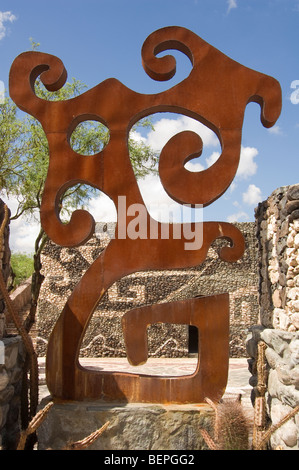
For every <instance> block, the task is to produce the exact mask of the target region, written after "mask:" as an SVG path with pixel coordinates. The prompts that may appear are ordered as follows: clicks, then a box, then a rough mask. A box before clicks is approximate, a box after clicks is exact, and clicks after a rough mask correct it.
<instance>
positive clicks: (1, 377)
mask: <svg viewBox="0 0 299 470" xmlns="http://www.w3.org/2000/svg"><path fill="white" fill-rule="evenodd" d="M3 218H4V204H3V201H1V200H0V226H1V224H2V221H3ZM2 241H3V243H1V246H0V259H1V265H0V269H2V273H3V278H4V281H5V282H6V283H7V281H8V280H9V278H10V274H11V270H10V249H9V224H7V225H6V226H5V230H4V236H3V240H1V242H2ZM5 310H6V307H5V303H4V300H3V296H2V294H1V293H0V449H1V448H4V449H14V448H15V446H16V444H17V440H18V437H19V412H20V397H21V386H22V375H23V371H22V368H23V365H24V357H25V354H24V348H23V343H22V340H21V338H20V336H18V335H13V336H12V335H7V332H6V321H5V320H6V312H5Z"/></svg>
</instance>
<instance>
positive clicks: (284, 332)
mask: <svg viewBox="0 0 299 470" xmlns="http://www.w3.org/2000/svg"><path fill="white" fill-rule="evenodd" d="M255 217H256V228H257V232H256V234H257V244H258V247H257V248H258V258H259V259H258V261H259V278H260V280H259V325H255V326H253V327H252V328H251V334H250V336H249V338H248V341H247V352H248V354H249V355H250V356H251V358H252V360H251V361H250V363H251V373H252V374H253V375H252V379H251V384H252V386H253V387H254V389H253V401H254V399H255V396H256V394H257V388H256V385H257V371H256V359H257V346H258V343H259V341H263V342H264V343H265V344H266V350H265V356H266V368H267V391H266V403H267V419H268V425H271V424H272V425H275V424H277V423H278V422H279V421H280V420H281V419H282V418H283V417H284V416H286V415H287V414H288V413H290V412H291V411H292V410H293V409H294V408H295V407H296V406H297V405H299V184H296V185H292V186H285V187H281V188H278V189H276V190H275V191H274V192H273V193H272V194H271V195H270V197H269V198H268V199H267V200H266V201H264V202H262V203H260V204H259V206H258V207H257V209H256V212H255ZM298 440H299V415H298V414H297V415H296V416H295V417H293V418H291V419H289V420H288V421H287V422H286V423H285V424H284V425H283V426H281V427H280V428H279V429H278V430H277V431H275V433H274V434H272V437H271V439H270V448H271V449H276V448H278V447H279V448H283V449H294V450H298V449H299V442H298Z"/></svg>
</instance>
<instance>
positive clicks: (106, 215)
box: [86, 192, 117, 222]
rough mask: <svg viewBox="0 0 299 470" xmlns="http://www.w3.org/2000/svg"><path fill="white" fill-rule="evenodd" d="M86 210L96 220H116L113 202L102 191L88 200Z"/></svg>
mask: <svg viewBox="0 0 299 470" xmlns="http://www.w3.org/2000/svg"><path fill="white" fill-rule="evenodd" d="M86 210H87V211H88V212H90V214H91V215H92V216H93V218H94V220H95V221H96V222H116V221H117V213H116V207H115V204H114V202H113V201H112V199H110V197H108V196H107V195H106V194H104V193H102V192H101V194H100V195H99V196H98V197H94V198H92V199H91V200H90V201H89V203H88V207H87V208H86Z"/></svg>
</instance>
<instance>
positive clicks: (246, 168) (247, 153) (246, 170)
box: [236, 146, 258, 179]
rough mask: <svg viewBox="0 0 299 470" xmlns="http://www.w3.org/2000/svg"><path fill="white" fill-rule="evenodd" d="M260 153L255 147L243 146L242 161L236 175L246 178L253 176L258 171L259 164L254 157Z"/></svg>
mask: <svg viewBox="0 0 299 470" xmlns="http://www.w3.org/2000/svg"><path fill="white" fill-rule="evenodd" d="M257 155H258V150H257V149H256V148H254V147H243V146H242V147H241V155H240V163H239V168H238V171H237V174H236V176H237V177H239V178H242V179H246V178H248V177H250V176H253V175H254V174H255V173H256V171H257V164H256V162H255V161H254V158H255V157H256V156H257Z"/></svg>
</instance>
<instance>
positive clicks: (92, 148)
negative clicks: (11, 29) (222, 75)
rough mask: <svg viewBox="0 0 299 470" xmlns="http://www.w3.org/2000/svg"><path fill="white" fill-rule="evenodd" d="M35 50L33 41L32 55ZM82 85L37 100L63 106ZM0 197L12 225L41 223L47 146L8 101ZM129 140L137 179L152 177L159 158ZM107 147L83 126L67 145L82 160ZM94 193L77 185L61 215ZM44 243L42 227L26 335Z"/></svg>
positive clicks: (102, 134) (99, 131) (102, 136)
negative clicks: (12, 209) (9, 204)
mask: <svg viewBox="0 0 299 470" xmlns="http://www.w3.org/2000/svg"><path fill="white" fill-rule="evenodd" d="M38 46H39V44H37V43H34V42H33V41H32V49H37V48H38ZM86 88H87V87H86V85H85V84H84V83H82V82H81V81H79V80H76V79H74V78H73V79H72V80H71V81H69V82H67V83H66V84H65V85H64V86H63V87H62V88H61V89H60V90H58V91H56V92H49V91H47V90H46V88H45V87H44V86H43V85H42V83H41V82H40V80H37V81H36V83H35V92H36V94H37V95H38V96H39V97H41V98H43V99H45V100H49V101H52V100H56V101H57V100H67V99H71V98H74V97H76V96H78V95H80V94H81V93H82V92H83V91H84V90H85V89H86ZM138 126H141V127H146V128H153V126H152V124H151V122H150V120H148V119H144V120H142V121H141V122H140V123H139V124H137V125H136V126H135V127H134V128H133V129H132V130H133V131H134V130H136V128H137V127H138ZM0 135H1V140H0V184H1V189H0V193H1V192H2V193H6V194H7V195H8V197H9V196H13V197H14V198H16V199H17V201H18V207H17V210H16V213H15V214H12V216H11V220H14V219H17V218H19V217H21V216H23V217H24V216H25V217H26V218H27V219H28V220H31V219H32V218H35V219H37V220H38V221H39V210H40V207H41V199H42V194H43V190H44V183H45V179H46V175H47V169H48V164H49V149H48V142H47V138H46V136H45V133H44V131H43V129H42V126H41V124H40V123H39V122H38V121H37V120H36V119H35V118H33V117H32V116H29V115H27V114H25V115H24V114H22V113H19V112H18V110H17V108H16V106H15V105H14V103H12V101H11V100H10V99H9V98H6V99H5V101H4V104H3V105H1V106H0ZM132 135H133V134H131V135H130V136H129V142H128V144H129V151H130V157H131V162H132V166H133V169H134V171H135V175H136V178H140V177H143V176H145V175H146V174H148V173H150V172H154V171H156V170H155V168H156V163H157V155H156V154H155V153H154V152H153V151H152V150H151V148H150V147H149V146H146V145H145V144H144V143H143V142H142V141H141V142H140V141H136V140H135V139H134V138H133V137H132ZM108 141H109V130H108V129H107V128H106V127H105V126H104V125H103V124H101V123H99V122H95V121H86V122H84V123H81V124H80V125H78V126H77V128H76V129H75V130H74V132H73V134H72V136H71V140H70V145H71V146H72V148H73V149H74V150H75V151H77V152H78V153H81V154H83V155H90V154H94V153H96V152H98V151H100V150H101V149H102V148H103V147H104V146H105V145H107V143H108ZM95 191H96V190H95V189H94V188H92V187H90V186H88V185H82V184H78V185H76V186H74V187H72V188H69V189H68V190H67V191H66V192H65V194H64V196H63V199H62V201H61V204H62V207H63V210H62V212H61V215H62V216H63V215H67V214H69V213H70V212H72V211H73V210H74V209H76V208H86V206H87V205H88V201H89V200H90V198H91V197H92V196H93V195H94V194H95ZM47 240H48V237H47V235H46V233H45V232H44V231H43V229H42V227H40V232H39V234H38V236H37V238H36V240H35V248H34V257H33V258H34V273H33V276H32V308H31V312H30V315H29V317H28V319H27V322H26V328H27V330H28V331H29V329H30V327H31V325H32V323H33V322H34V319H35V313H36V306H37V300H38V296H39V291H40V287H41V284H42V281H43V276H42V275H41V252H42V249H43V247H44V246H45V243H46V242H47Z"/></svg>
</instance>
